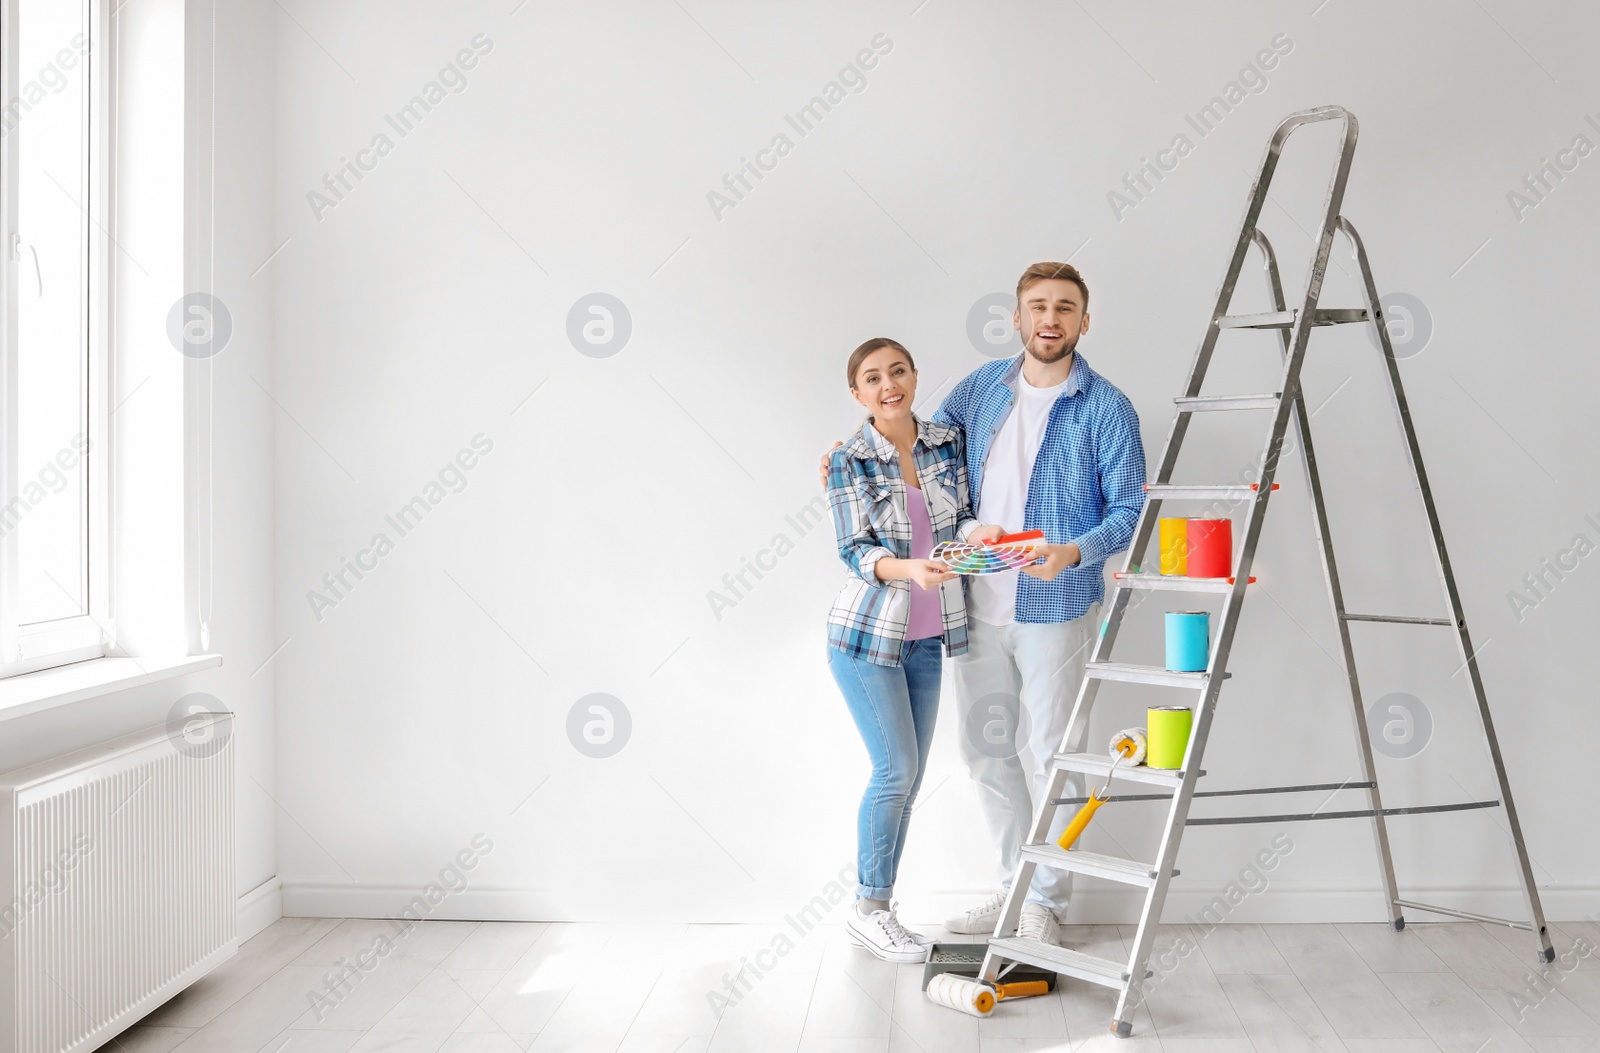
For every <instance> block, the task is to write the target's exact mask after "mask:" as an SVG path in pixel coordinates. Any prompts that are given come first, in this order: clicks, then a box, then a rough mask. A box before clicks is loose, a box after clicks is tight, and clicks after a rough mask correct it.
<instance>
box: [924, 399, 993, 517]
mask: <svg viewBox="0 0 1600 1053" xmlns="http://www.w3.org/2000/svg"><path fill="white" fill-rule="evenodd" d="M971 405H972V374H970V373H969V374H967V375H966V376H964V377H962V378H961V380H960V381H958V382H957V384H956V386H955V387H953V388H951V389H950V394H948V395H946V396H945V397H944V401H943V402H941V403H940V404H939V409H938V412H936V413H935V414H934V415H933V419H934V420H936V421H938V422H939V423H940V424H953V425H955V426H956V427H958V428H960V429H961V445H960V451H961V476H960V478H961V492H962V493H963V494H968V501H967V503H966V505H964V506H963V511H962V513H961V515H960V516H959V517H958V518H957V520H956V536H957V537H959V538H960V539H961V540H962V541H965V540H967V538H968V537H969V536H971V534H972V531H973V530H974V529H975V528H977V527H978V526H981V525H982V524H980V523H979V522H978V519H977V515H978V510H977V509H976V508H974V507H972V504H971V500H970V493H969V479H968V475H967V419H968V417H969V415H970V412H969V411H970V410H971Z"/></svg>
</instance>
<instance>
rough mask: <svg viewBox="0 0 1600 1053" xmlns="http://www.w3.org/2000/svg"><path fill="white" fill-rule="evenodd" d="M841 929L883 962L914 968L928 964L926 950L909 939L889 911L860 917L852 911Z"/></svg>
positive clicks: (854, 909) (880, 911)
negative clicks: (926, 962) (924, 963)
mask: <svg viewBox="0 0 1600 1053" xmlns="http://www.w3.org/2000/svg"><path fill="white" fill-rule="evenodd" d="M844 927H845V931H846V932H848V933H849V934H850V938H851V939H852V940H854V941H855V942H856V943H857V944H859V945H860V946H862V947H865V948H866V949H867V951H868V953H870V954H872V955H873V956H874V957H876V958H881V959H882V960H884V961H886V962H893V963H894V964H896V965H917V964H920V963H922V962H925V961H927V960H928V948H927V947H925V946H924V945H922V944H920V943H918V942H917V941H916V940H914V939H912V938H911V935H910V933H908V932H906V930H905V929H904V928H902V927H901V925H900V922H899V921H898V920H896V918H895V916H894V913H893V912H892V911H887V910H875V911H873V912H872V913H871V914H865V915H863V914H862V913H861V911H860V909H859V908H857V907H851V908H850V917H849V919H848V920H847V921H846V922H845V923H844Z"/></svg>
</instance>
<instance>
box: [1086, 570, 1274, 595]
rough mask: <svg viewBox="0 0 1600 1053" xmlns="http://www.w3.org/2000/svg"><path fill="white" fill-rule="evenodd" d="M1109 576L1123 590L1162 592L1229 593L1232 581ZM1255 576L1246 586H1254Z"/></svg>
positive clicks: (1231, 579)
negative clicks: (1153, 590)
mask: <svg viewBox="0 0 1600 1053" xmlns="http://www.w3.org/2000/svg"><path fill="white" fill-rule="evenodd" d="M1111 576H1112V577H1113V578H1115V579H1117V584H1119V585H1121V586H1122V587H1123V588H1125V589H1157V590H1160V591H1163V592H1230V591H1232V589H1233V582H1234V579H1233V578H1232V577H1226V578H1191V577H1188V576H1186V575H1183V574H1124V573H1123V572H1122V571H1120V570H1117V571H1112V573H1111ZM1255 582H1256V576H1255V575H1254V574H1252V575H1250V580H1249V581H1248V582H1246V583H1245V584H1247V585H1254V584H1255Z"/></svg>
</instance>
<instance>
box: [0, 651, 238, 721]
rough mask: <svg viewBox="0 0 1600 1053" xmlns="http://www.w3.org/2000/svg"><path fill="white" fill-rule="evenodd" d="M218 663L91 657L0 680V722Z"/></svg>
mask: <svg viewBox="0 0 1600 1053" xmlns="http://www.w3.org/2000/svg"><path fill="white" fill-rule="evenodd" d="M221 664H222V656H221V655H220V654H197V655H188V656H185V657H180V658H95V659H92V660H90V661H87V662H74V663H72V664H71V665H62V666H57V667H55V668H54V669H41V670H39V671H38V672H36V673H23V674H21V675H20V676H12V677H7V678H5V679H4V680H0V721H6V720H10V719H12V718H13V717H22V716H27V715H28V714H30V713H38V712H40V711H41V710H46V709H54V708H55V707H56V706H66V705H71V704H72V703H73V702H82V701H83V700H84V699H86V698H94V697H95V696H97V695H108V694H110V693H111V692H113V691H126V690H127V689H129V688H132V687H143V686H144V685H145V684H154V683H159V682H160V681H162V680H170V679H172V678H173V677H177V676H183V675H184V674H186V673H193V672H197V671H198V670H201V669H213V668H215V667H217V666H219V665H221Z"/></svg>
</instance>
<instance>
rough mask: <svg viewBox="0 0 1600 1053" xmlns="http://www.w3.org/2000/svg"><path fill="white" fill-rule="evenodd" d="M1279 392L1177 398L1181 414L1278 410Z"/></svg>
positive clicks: (1174, 400) (1280, 395)
mask: <svg viewBox="0 0 1600 1053" xmlns="http://www.w3.org/2000/svg"><path fill="white" fill-rule="evenodd" d="M1282 397H1283V396H1282V394H1281V393H1279V392H1274V393H1272V394H1271V395H1196V396H1194V397H1193V398H1188V397H1184V398H1175V399H1173V400H1172V401H1173V402H1174V403H1176V404H1177V407H1178V411H1179V412H1180V413H1199V412H1203V411H1205V410H1236V409H1277V408H1278V400H1279V399H1281V398H1282Z"/></svg>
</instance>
